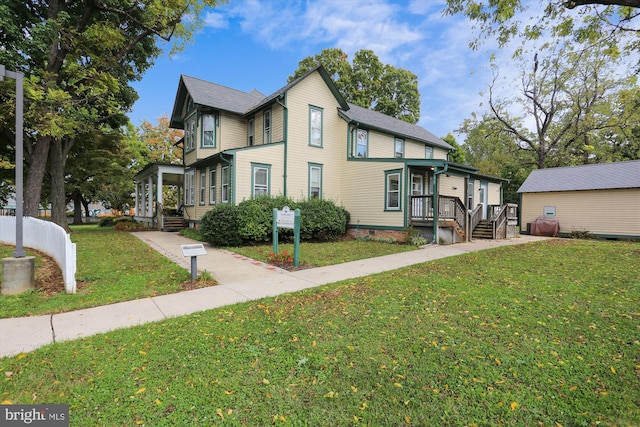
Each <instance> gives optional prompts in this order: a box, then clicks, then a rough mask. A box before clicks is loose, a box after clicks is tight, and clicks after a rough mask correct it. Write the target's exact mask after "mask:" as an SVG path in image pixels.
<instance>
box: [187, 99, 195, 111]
mask: <svg viewBox="0 0 640 427" xmlns="http://www.w3.org/2000/svg"><path fill="white" fill-rule="evenodd" d="M193 107H194V105H193V98H192V97H191V96H189V97H188V99H187V113H188V112H189V111H191V110H193Z"/></svg>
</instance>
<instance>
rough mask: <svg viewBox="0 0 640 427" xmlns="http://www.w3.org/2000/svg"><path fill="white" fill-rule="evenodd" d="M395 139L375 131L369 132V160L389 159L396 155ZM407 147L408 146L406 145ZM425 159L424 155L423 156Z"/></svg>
mask: <svg viewBox="0 0 640 427" xmlns="http://www.w3.org/2000/svg"><path fill="white" fill-rule="evenodd" d="M394 141H395V138H394V137H393V136H391V135H388V134H385V133H380V132H377V131H374V130H370V131H369V158H370V159H381V158H385V159H389V158H393V157H394V155H395V145H394ZM405 146H406V145H405ZM423 157H424V154H423Z"/></svg>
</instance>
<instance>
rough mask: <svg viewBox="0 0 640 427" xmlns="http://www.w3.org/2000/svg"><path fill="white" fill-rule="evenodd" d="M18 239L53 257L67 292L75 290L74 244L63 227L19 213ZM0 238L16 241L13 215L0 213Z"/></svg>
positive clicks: (10, 241)
mask: <svg viewBox="0 0 640 427" xmlns="http://www.w3.org/2000/svg"><path fill="white" fill-rule="evenodd" d="M22 227H23V236H22V237H23V239H22V243H23V245H24V246H25V247H27V248H32V249H37V250H39V251H41V252H44V253H45V254H47V255H49V256H50V257H52V258H53V259H55V260H56V262H57V263H58V265H59V266H60V269H61V270H62V277H63V278H64V287H65V289H66V291H67V293H68V294H75V293H76V244H75V243H72V242H71V238H70V237H69V235H68V234H67V232H66V231H64V228H62V227H60V226H59V225H57V224H54V223H53V222H50V221H43V220H41V219H36V218H31V217H26V216H25V217H23V221H22ZM0 242H2V243H6V244H10V245H15V244H16V217H14V216H0Z"/></svg>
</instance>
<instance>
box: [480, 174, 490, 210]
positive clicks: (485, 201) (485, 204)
mask: <svg viewBox="0 0 640 427" xmlns="http://www.w3.org/2000/svg"><path fill="white" fill-rule="evenodd" d="M480 203H481V204H482V219H487V212H488V209H489V186H488V184H487V183H486V182H481V183H480Z"/></svg>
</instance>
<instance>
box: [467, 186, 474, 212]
mask: <svg viewBox="0 0 640 427" xmlns="http://www.w3.org/2000/svg"><path fill="white" fill-rule="evenodd" d="M473 207H474V206H473V180H472V179H470V180H469V184H468V185H467V209H469V210H472V209H473Z"/></svg>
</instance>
